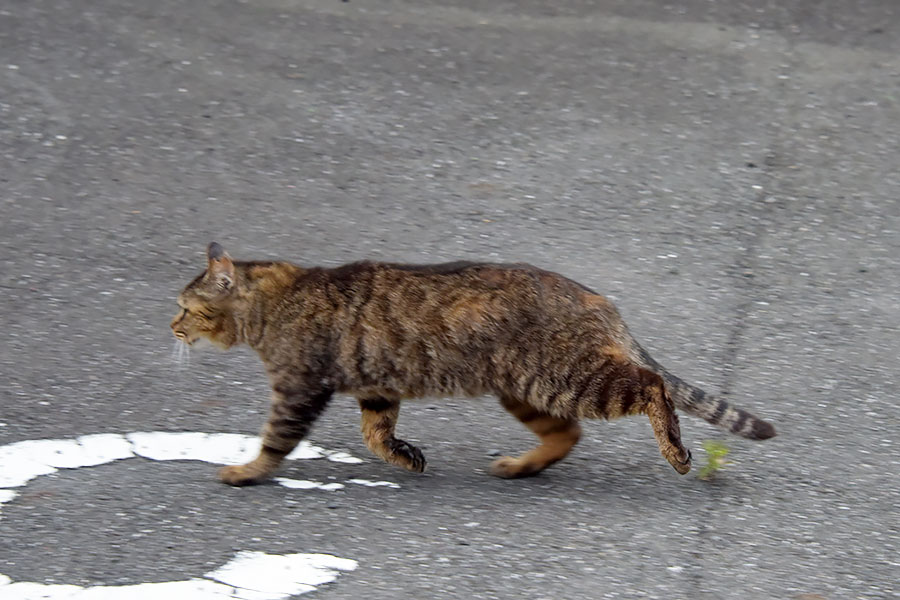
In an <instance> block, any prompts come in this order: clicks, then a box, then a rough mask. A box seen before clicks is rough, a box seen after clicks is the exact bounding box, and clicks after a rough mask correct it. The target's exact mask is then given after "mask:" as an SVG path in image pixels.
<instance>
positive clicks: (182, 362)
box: [172, 340, 191, 369]
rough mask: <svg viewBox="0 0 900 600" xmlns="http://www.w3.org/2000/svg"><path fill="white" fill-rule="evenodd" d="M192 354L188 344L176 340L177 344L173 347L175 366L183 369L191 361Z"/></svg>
mask: <svg viewBox="0 0 900 600" xmlns="http://www.w3.org/2000/svg"><path fill="white" fill-rule="evenodd" d="M190 356H191V355H190V348H188V345H187V344H185V343H184V342H182V341H181V340H175V345H174V346H173V347H172V362H174V363H175V366H176V367H177V368H179V369H183V368H184V367H186V366H187V365H188V364H189V363H190Z"/></svg>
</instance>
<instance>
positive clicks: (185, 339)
mask: <svg viewBox="0 0 900 600" xmlns="http://www.w3.org/2000/svg"><path fill="white" fill-rule="evenodd" d="M172 333H173V334H174V335H175V338H176V339H177V340H178V341H179V342H181V343H183V344H185V345H187V346H193V345H194V343H195V342H196V341H197V340H199V339H200V338H199V336H198V337H195V338H193V339H191V338H189V337H188V335H187V334H186V333H184V332H183V331H173V332H172Z"/></svg>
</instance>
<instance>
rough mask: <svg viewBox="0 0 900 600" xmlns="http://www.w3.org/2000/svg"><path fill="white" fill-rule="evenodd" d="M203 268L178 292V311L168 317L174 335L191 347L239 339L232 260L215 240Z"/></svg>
mask: <svg viewBox="0 0 900 600" xmlns="http://www.w3.org/2000/svg"><path fill="white" fill-rule="evenodd" d="M207 260H208V262H207V266H206V271H204V272H203V273H202V274H200V275H199V276H197V277H196V278H195V279H194V280H193V281H192V282H190V283H189V284H188V285H187V287H185V288H184V290H182V292H181V293H180V294H178V306H179V307H180V311H179V312H178V314H177V315H176V316H175V318H174V319H172V323H171V327H172V332H173V333H174V334H175V337H176V338H178V339H179V340H181V341H182V342H184V343H185V344H187V345H189V346H191V345H193V344H194V343H196V342H197V341H199V340H203V339H205V340H208V341H210V342H212V343H213V345H215V346H218V347H220V348H230V347H232V346H234V345H235V344H237V343H238V342H239V337H238V333H237V323H236V322H235V319H234V314H233V311H234V306H235V303H236V301H237V296H238V290H237V280H236V277H235V270H234V263H233V262H232V261H231V257H230V256H228V253H227V252H225V250H224V249H223V248H222V246H221V245H219V244H218V243H216V242H213V243H211V244H210V245H209V248H208V249H207Z"/></svg>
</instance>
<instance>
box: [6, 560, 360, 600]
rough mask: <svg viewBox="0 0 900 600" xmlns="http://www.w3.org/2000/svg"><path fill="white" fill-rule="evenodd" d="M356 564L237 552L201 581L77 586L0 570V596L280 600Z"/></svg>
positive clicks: (25, 599) (19, 599)
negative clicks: (15, 578)
mask: <svg viewBox="0 0 900 600" xmlns="http://www.w3.org/2000/svg"><path fill="white" fill-rule="evenodd" d="M357 565H358V563H357V562H356V561H355V560H350V559H348V558H339V557H337V556H332V555H330V554H283V555H279V554H265V553H263V552H238V554H237V555H236V556H235V557H234V558H233V559H231V560H230V561H229V562H228V563H226V564H224V565H222V566H221V567H219V568H218V569H216V570H215V571H211V572H209V573H207V574H206V575H204V576H203V577H204V578H203V579H200V578H194V579H189V580H186V581H164V582H160V583H139V584H135V585H95V586H90V587H81V586H77V585H62V584H42V583H31V582H28V581H20V582H13V581H12V580H11V579H10V578H9V577H7V576H6V575H2V574H0V596H2V597H3V600H38V599H51V600H56V599H63V598H65V599H68V600H120V599H122V598H128V600H173V599H175V600H177V599H181V598H186V599H187V598H189V599H190V600H223V598H236V599H241V600H283V599H285V598H289V597H290V596H296V595H298V594H305V593H307V592H311V591H313V590H315V589H316V587H317V586H320V585H322V584H325V583H331V582H332V581H334V580H335V579H337V577H338V575H339V574H340V573H341V572H342V571H353V570H354V569H356V567H357Z"/></svg>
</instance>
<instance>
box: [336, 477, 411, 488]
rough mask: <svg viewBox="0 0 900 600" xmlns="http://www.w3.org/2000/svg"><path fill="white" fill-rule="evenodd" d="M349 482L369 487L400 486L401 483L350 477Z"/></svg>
mask: <svg viewBox="0 0 900 600" xmlns="http://www.w3.org/2000/svg"><path fill="white" fill-rule="evenodd" d="M347 481H348V482H349V483H355V484H357V485H365V486H367V487H389V488H399V487H400V485H399V484H396V483H393V482H392V481H369V480H368V479H348V480H347Z"/></svg>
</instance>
